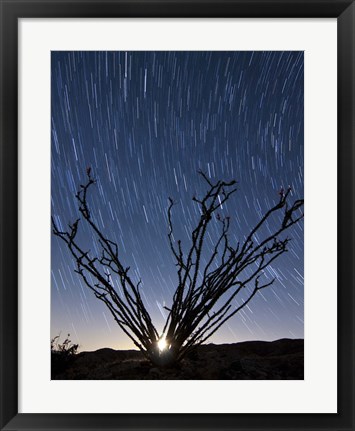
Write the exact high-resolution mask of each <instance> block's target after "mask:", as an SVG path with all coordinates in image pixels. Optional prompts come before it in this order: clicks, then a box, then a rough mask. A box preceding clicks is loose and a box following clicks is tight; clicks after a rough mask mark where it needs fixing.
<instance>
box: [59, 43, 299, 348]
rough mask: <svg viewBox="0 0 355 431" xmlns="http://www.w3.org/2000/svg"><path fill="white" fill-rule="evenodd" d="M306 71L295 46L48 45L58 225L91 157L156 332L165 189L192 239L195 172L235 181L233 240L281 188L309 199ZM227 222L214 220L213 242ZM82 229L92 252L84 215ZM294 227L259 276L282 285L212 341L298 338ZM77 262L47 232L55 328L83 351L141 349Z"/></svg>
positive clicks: (166, 261)
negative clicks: (139, 48)
mask: <svg viewBox="0 0 355 431" xmlns="http://www.w3.org/2000/svg"><path fill="white" fill-rule="evenodd" d="M303 72H304V63H303V52H295V51H292V52H290V51H278V52H244V51H243V52H209V51H204V52H185V51H184V52H155V51H149V52H105V51H102V52H92V51H90V52H89V51H86V52H80V51H76V52H55V51H54V52H52V54H51V122H52V124H51V145H52V146H51V181H52V185H51V190H52V192H51V193H52V194H51V205H52V215H53V217H54V219H55V221H56V223H57V225H58V226H59V227H60V228H63V229H66V228H67V225H68V223H71V222H73V221H74V220H75V219H76V218H78V216H79V213H78V209H77V203H76V200H75V193H76V191H77V190H78V187H79V185H80V184H82V183H83V182H85V179H86V178H85V176H86V169H87V168H88V167H90V168H91V170H92V175H93V176H94V177H95V178H96V180H97V184H96V185H95V187H93V188H92V190H91V191H90V196H89V204H90V206H91V209H92V213H93V217H94V218H95V221H96V222H97V223H98V225H99V226H100V228H101V229H102V231H103V232H105V235H106V236H107V237H108V238H110V239H112V240H113V241H115V242H117V244H118V246H119V252H120V257H121V260H122V262H123V263H124V265H126V266H130V268H131V270H130V274H131V277H132V278H133V279H134V280H135V281H138V280H139V279H141V280H142V289H141V292H142V295H143V299H144V301H145V304H146V306H147V309H148V311H149V312H150V314H151V316H152V319H153V322H154V324H155V326H156V327H157V329H158V330H161V329H162V327H163V324H164V320H165V317H166V315H167V311H166V310H165V309H164V306H169V305H171V301H172V297H173V294H174V291H175V289H176V287H177V284H176V283H177V274H176V267H175V263H174V260H173V255H172V253H171V250H170V248H169V242H168V219H167V208H168V204H169V202H168V198H169V197H171V198H173V199H174V201H175V202H176V205H175V206H174V211H173V223H174V227H175V230H174V234H175V236H176V237H177V238H179V239H181V240H182V244H183V245H184V244H185V246H186V247H187V246H188V243H189V238H190V236H191V231H192V230H193V229H194V228H195V226H196V222H197V220H198V217H199V209H198V206H196V204H194V202H193V201H192V197H193V196H196V195H200V196H202V195H203V194H204V192H205V191H206V183H204V181H203V180H202V179H201V176H199V175H198V174H197V171H198V170H199V169H200V170H202V171H204V172H205V173H206V175H207V176H208V177H209V178H211V179H212V180H218V179H223V180H231V179H235V180H237V181H238V191H237V193H236V194H234V195H233V197H231V199H230V200H229V201H228V202H227V203H226V204H225V205H223V208H221V212H223V214H224V215H228V216H230V218H231V230H230V236H231V242H234V243H237V241H238V239H243V238H245V236H246V235H247V234H248V233H249V232H250V230H251V227H253V226H254V225H255V224H256V223H257V221H258V219H260V217H261V215H262V214H263V213H265V211H266V210H267V209H268V208H269V207H271V206H272V205H274V204H275V203H276V202H277V201H278V199H279V192H280V190H281V188H285V189H286V188H287V187H289V186H290V187H291V188H292V195H293V196H292V198H293V199H296V198H303V165H304V157H303V134H304V87H303V86H304V83H303V81H304V73H303ZM218 229H219V224H218V223H215V222H214V223H211V226H210V232H209V234H208V242H209V243H210V246H211V249H212V245H213V241H214V239H215V238H216V237H217V235H218ZM78 235H79V238H80V241H81V243H82V244H83V245H84V248H87V249H91V250H94V251H97V244H96V242H95V241H93V238H92V235H91V233H90V231H89V229H88V228H87V227H85V225H84V224H83V225H82V226H80V232H79V234H78ZM287 236H289V237H291V238H292V241H291V242H290V245H289V247H288V248H289V252H288V253H285V254H284V255H282V256H281V257H280V258H279V259H277V260H276V261H274V262H273V263H272V265H270V266H269V267H268V268H267V270H266V271H265V274H264V276H265V279H266V280H267V279H268V278H270V280H271V278H273V277H276V278H277V280H276V281H275V283H274V284H273V285H272V286H271V287H269V288H267V289H265V290H263V291H261V292H259V293H258V295H257V297H255V298H254V299H253V301H252V302H251V303H250V305H248V306H246V307H245V308H244V309H243V310H242V311H241V312H240V313H238V314H237V315H236V316H234V317H233V318H232V319H231V320H229V321H228V322H227V323H226V324H225V326H224V327H223V328H221V329H220V330H219V331H218V332H217V333H216V334H214V335H213V337H212V338H211V339H210V342H214V343H234V342H238V341H244V340H275V339H278V338H303V335H304V325H303V305H304V303H303V302H304V301H303V298H304V282H303V261H304V256H303V223H299V224H297V225H296V226H294V227H293V228H292V229H291V230H290V231H289V232H287ZM74 269H75V262H74V261H73V258H72V257H71V255H70V254H69V251H68V250H67V248H66V246H65V244H64V243H63V242H62V241H60V239H58V238H57V237H54V236H52V243H51V336H55V335H57V334H59V333H60V332H62V334H64V336H66V334H67V333H70V334H71V339H72V341H73V342H76V343H79V344H80V348H81V350H95V349H97V348H102V347H111V348H115V349H126V348H132V347H133V343H131V342H130V340H129V339H128V338H127V337H126V336H125V334H123V332H122V331H121V330H120V329H119V328H118V326H117V325H116V324H115V322H114V321H113V319H112V316H111V314H110V313H109V311H108V310H107V309H106V308H105V306H104V304H103V303H101V302H100V301H98V300H97V299H96V298H95V297H94V295H93V293H92V292H91V291H90V290H89V289H88V288H87V287H86V286H85V285H84V283H83V281H82V280H81V278H80V277H79V276H78V275H77V274H76V273H75V272H74ZM113 283H115V281H114V280H113ZM116 287H117V288H119V286H118V285H117V282H116Z"/></svg>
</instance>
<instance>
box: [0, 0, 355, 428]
mask: <svg viewBox="0 0 355 431" xmlns="http://www.w3.org/2000/svg"><path fill="white" fill-rule="evenodd" d="M0 7H1V23H0V27H1V93H0V94H1V129H0V130H1V147H0V148H1V153H0V163H1V169H0V172H1V194H0V210H1V213H0V214H1V215H0V221H1V225H0V238H1V255H0V256H1V258H0V276H1V298H0V305H1V346H0V354H1V358H0V367H1V405H0V428H1V430H6V431H9V430H54V429H55V430H68V431H69V430H79V429H81V430H83V429H90V430H128V429H129V430H133V429H134V430H145V429H147V430H148V429H149V430H151V431H152V430H204V429H206V430H221V431H222V430H239V431H242V430H254V431H257V430H276V429H279V430H285V431H286V430H288V431H291V430H304V431H306V430H334V431H335V430H337V431H350V430H354V429H355V420H354V405H355V400H354V347H355V339H354V269H353V258H354V222H353V220H354V169H353V167H354V166H355V160H354V133H355V109H354V93H355V81H354V77H355V56H354V53H355V33H354V28H355V5H354V2H353V1H350V0H241V1H240V0H145V1H144V0H138V1H132V0H125V1H120V0H76V1H66V0H56V1H48V0H47V1H43V0H37V1H35V0H22V1H21V0H19V1H18V0H0ZM68 17H72V18H79V17H80V18H81V17H84V18H95V17H97V18H104V17H110V18H112V17H155V18H158V17H162V18H163V17H240V18H247V17H249V18H250V17H260V18H281V17H285V18H290V17H294V18H305V17H309V18H328V17H331V18H336V19H337V23H338V27H337V34H338V41H337V45H338V65H337V71H338V413H337V414H20V413H18V368H17V366H18V344H17V343H18V292H17V285H18V245H17V244H18V218H17V215H18V192H17V186H18V180H17V178H18V158H17V157H18V147H17V137H18V130H17V127H18V121H17V112H18V80H17V77H18V74H17V73H18V72H17V66H18V33H17V22H18V19H19V18H68ZM324 91H325V92H326V91H327V89H326V88H325V89H324ZM326 349H327V347H326V346H324V350H325V351H324V354H325V355H326ZM324 390H327V381H326V376H324Z"/></svg>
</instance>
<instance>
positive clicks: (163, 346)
mask: <svg viewBox="0 0 355 431" xmlns="http://www.w3.org/2000/svg"><path fill="white" fill-rule="evenodd" d="M166 347H167V344H166V340H165V338H161V339H160V340H159V341H158V348H159V350H160V351H161V352H162V351H163V350H165V349H166Z"/></svg>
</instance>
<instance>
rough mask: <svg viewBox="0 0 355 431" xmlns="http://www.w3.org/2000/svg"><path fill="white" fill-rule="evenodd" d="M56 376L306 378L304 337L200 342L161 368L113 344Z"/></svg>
mask: <svg viewBox="0 0 355 431" xmlns="http://www.w3.org/2000/svg"><path fill="white" fill-rule="evenodd" d="M55 368H56V367H53V368H52V379H56V380H202V379H203V380H216V379H217V380H302V379H303V375H304V371H303V370H304V341H303V340H301V339H281V340H277V341H272V342H267V341H246V342H242V343H234V344H205V345H201V346H197V347H196V349H195V350H194V351H193V352H191V353H190V354H189V355H188V356H187V357H186V358H185V359H183V360H182V361H181V363H180V364H178V365H176V366H174V367H172V368H167V369H159V368H157V367H154V366H153V365H152V364H150V363H149V362H148V361H147V360H146V359H145V358H144V356H143V355H142V353H141V352H139V351H136V350H113V349H109V348H105V349H100V350H96V351H95V352H81V353H79V354H77V355H75V357H74V359H73V360H72V361H70V363H68V364H67V365H66V367H65V369H63V367H62V369H55Z"/></svg>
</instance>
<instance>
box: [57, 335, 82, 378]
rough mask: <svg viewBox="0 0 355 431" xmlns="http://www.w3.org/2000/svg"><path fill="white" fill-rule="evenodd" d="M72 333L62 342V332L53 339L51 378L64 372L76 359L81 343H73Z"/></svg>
mask: <svg viewBox="0 0 355 431" xmlns="http://www.w3.org/2000/svg"><path fill="white" fill-rule="evenodd" d="M69 337H70V334H68V336H67V338H66V339H65V340H64V341H63V342H62V343H60V334H59V335H57V336H56V337H54V338H52V339H51V379H52V380H53V379H55V378H56V376H57V375H58V374H60V373H62V372H64V371H65V370H66V369H67V368H68V367H69V366H70V365H71V364H72V363H73V362H74V361H75V359H76V355H77V351H78V348H79V344H73V343H72V342H71V340H70V338H69Z"/></svg>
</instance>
